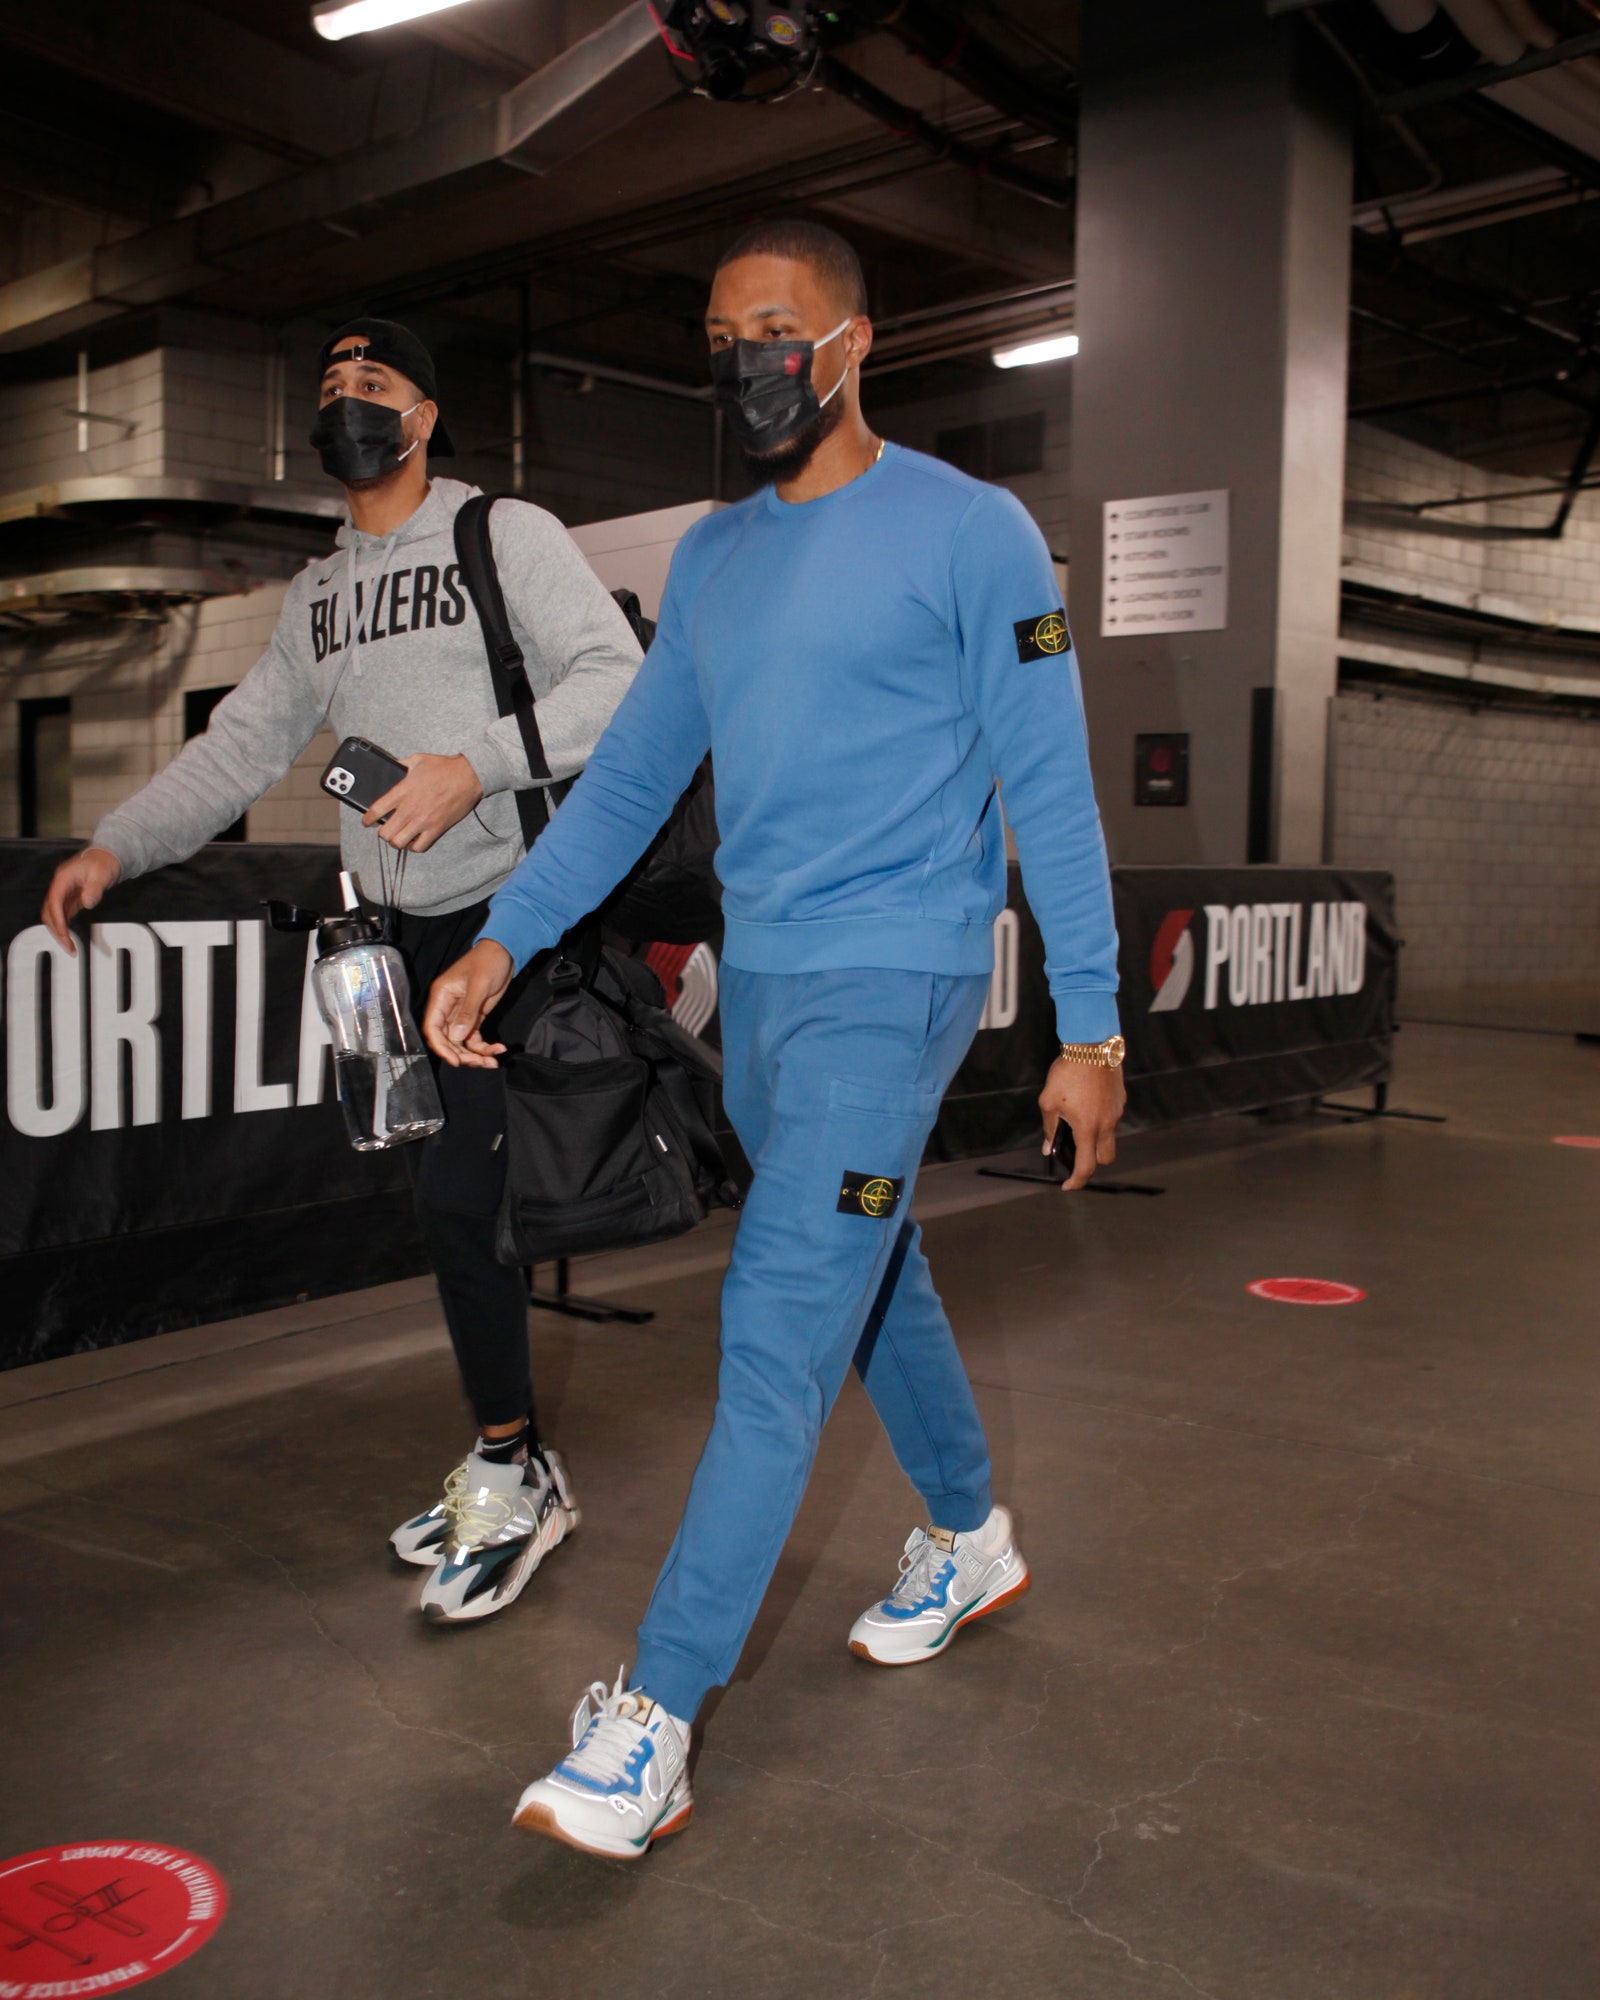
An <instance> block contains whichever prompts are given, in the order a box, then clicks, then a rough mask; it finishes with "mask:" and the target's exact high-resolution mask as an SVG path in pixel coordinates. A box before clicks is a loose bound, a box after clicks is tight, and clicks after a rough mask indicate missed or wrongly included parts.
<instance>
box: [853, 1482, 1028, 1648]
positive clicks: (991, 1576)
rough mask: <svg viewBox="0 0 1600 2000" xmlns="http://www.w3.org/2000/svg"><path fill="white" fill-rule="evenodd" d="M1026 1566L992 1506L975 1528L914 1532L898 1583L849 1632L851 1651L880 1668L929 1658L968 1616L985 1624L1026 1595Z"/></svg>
mask: <svg viewBox="0 0 1600 2000" xmlns="http://www.w3.org/2000/svg"><path fill="white" fill-rule="evenodd" d="M1028 1582H1029V1577H1028V1565H1027V1564H1026V1563H1025V1562H1024V1561H1023V1559H1022V1551H1021V1549H1019V1548H1018V1547H1017V1538H1016V1535H1015V1534H1014V1533H1013V1532H1012V1527H1011V1516H1010V1514H1009V1513H1008V1512H1007V1511H1006V1509H1005V1508H1004V1507H996V1508H994V1510H993V1511H992V1512H991V1513H990V1515H989V1518H988V1520H987V1521H985V1522H984V1524H983V1526H982V1527H981V1528H978V1529H975V1530H974V1531H973V1532H972V1533H971V1534H955V1533H953V1532H952V1531H951V1530H950V1529H949V1528H932V1527H930V1528H913V1529H912V1530H911V1536H910V1539H909V1540H908V1541H907V1543H906V1547H905V1554H904V1555H902V1556H901V1558H900V1581H899V1582H898V1583H897V1584H896V1585H895V1587H894V1589H893V1590H892V1591H890V1593H889V1595H888V1596H887V1597H886V1598H884V1599H883V1601H882V1602H881V1603H879V1604H874V1605H873V1607H872V1609H871V1610H870V1611H863V1612H862V1614H861V1616H860V1617H859V1618H858V1619H857V1620H856V1622H855V1623H854V1624H853V1625H852V1626H851V1627H850V1650H851V1652H852V1653H857V1654H859V1655H860V1657H861V1658H862V1659H863V1660H875V1661H876V1662H877V1664H878V1665H879V1666H880V1667H909V1666H914V1665H915V1664H916V1662H917V1661H918V1660H931V1659H932V1658H933V1657H934V1655H935V1654H936V1653H940V1652H942V1651H943V1650H944V1648H945V1646H946V1645H948V1644H949V1642H950V1640H951V1638H952V1637H953V1636H954V1634H955V1633H957V1632H959V1631H960V1629H961V1627H962V1626H963V1625H968V1624H970V1623H971V1622H972V1620H973V1619H974V1618H987V1617H988V1615H989V1613H990V1612H991V1611H998V1610H999V1609H1000V1607H1001V1605H1003V1604H1011V1603H1014V1602H1015V1601H1016V1599H1017V1598H1019V1597H1020V1596H1021V1595H1022V1593H1023V1592H1024V1591H1025V1590H1026V1589H1027V1587H1028Z"/></svg>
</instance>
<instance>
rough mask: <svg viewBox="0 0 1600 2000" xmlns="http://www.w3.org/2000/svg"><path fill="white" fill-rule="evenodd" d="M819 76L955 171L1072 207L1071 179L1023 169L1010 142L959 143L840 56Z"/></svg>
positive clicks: (824, 63)
mask: <svg viewBox="0 0 1600 2000" xmlns="http://www.w3.org/2000/svg"><path fill="white" fill-rule="evenodd" d="M816 74H817V81H818V82H819V83H820V84H822V85H824V87H825V88H827V89H828V90H831V91H833V93H834V94H835V95H836V96H838V97H842V98H844V99H845V100H846V101H847V102H848V103H851V104H853V105H854V106H855V107H856V109H857V110H858V111H864V112H866V114H867V115H868V117H869V118H876V119H877V120H878V122H879V124H880V125H886V126H888V128H889V130H890V131H891V132H893V133H894V134H895V135H896V136H897V137H899V138H902V139H910V140H913V141H914V142H915V143H916V144H917V145H919V146H923V147H925V148H926V149H927V150H928V151H929V152H930V153H933V154H934V155H935V156H936V157H937V158H939V159H941V160H947V161H948V162H949V163H950V164H951V165H952V166H956V167H962V168H964V169H965V170H966V171H967V172H968V173H969V174H976V175H977V177H978V178H979V179H980V180H990V181H995V182H997V183H998V184H999V185H1000V186H1001V187H1008V188H1011V189H1013V190H1014V191H1015V192H1016V193H1017V194H1025V195H1027V196H1028V197H1029V198H1030V200H1033V201H1042V202H1045V203H1047V204H1048V205H1049V206H1050V207H1051V208H1070V207H1071V206H1072V201H1073V183H1072V182H1071V181H1070V180H1051V179H1049V178H1048V177H1047V176H1046V175H1044V174H1035V173H1030V172H1029V170H1028V169H1027V168H1026V167H1019V166H1018V165H1016V163H1015V162H1014V161H1012V160H1009V159H1007V158H1006V157H1005V150H1004V142H1002V143H1001V145H1000V146H997V147H987V148H984V147H978V146H971V145H968V144H967V142H966V141H965V140H964V139H958V138H957V137H956V136H955V134H954V133H952V132H947V131H945V130H944V128H943V127H942V126H938V125H934V124H931V123H930V122H929V120H927V119H926V118H924V117H923V115H922V113H921V112H920V111H913V110H912V108H911V106H910V105H909V104H902V103H900V101H899V100H898V99H897V98H893V97H891V96H890V95H889V94H888V92H887V91H884V90H880V89H879V88H878V86H877V85H876V84H875V83H868V81H867V79H866V78H865V77H864V76H859V75H857V73H856V72H855V71H854V70H853V69H846V68H845V66H844V64H843V63H842V62H840V61H839V60H838V58H837V57H835V56H822V57H821V58H819V60H818V63H817V72H816ZM996 108H997V109H1003V108H1004V107H1002V106H997V107H996Z"/></svg>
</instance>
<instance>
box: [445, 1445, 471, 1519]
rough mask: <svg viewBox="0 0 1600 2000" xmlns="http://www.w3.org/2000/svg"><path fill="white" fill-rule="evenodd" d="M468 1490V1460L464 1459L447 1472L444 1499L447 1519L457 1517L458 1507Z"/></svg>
mask: <svg viewBox="0 0 1600 2000" xmlns="http://www.w3.org/2000/svg"><path fill="white" fill-rule="evenodd" d="M466 1492H467V1461H466V1460H465V1459H462V1461H461V1463H460V1464H459V1465H458V1466H457V1467H456V1468H455V1469H454V1471H452V1472H447V1473H446V1474H445V1477H444V1500H443V1503H442V1504H443V1507H444V1512H445V1519H446V1520H449V1521H453V1520H454V1519H455V1517H456V1509H457V1508H458V1507H459V1506H460V1505H461V1502H462V1501H463V1500H464V1499H465V1498H466Z"/></svg>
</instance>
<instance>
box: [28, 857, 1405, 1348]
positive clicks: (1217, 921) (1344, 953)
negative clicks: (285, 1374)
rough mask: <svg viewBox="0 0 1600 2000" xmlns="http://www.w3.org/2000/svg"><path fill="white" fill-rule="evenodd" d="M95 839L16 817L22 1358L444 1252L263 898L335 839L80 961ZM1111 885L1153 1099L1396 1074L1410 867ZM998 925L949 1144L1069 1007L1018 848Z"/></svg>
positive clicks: (397, 1272) (1139, 1099) (1283, 1098)
mask: <svg viewBox="0 0 1600 2000" xmlns="http://www.w3.org/2000/svg"><path fill="white" fill-rule="evenodd" d="M72 851H73V844H72V843H66V842H51V841H7V842H0V959H3V965H0V1017H3V1019H0V1039H3V1043H4V1059H5V1072H6V1088H5V1115H4V1117H3V1118H0V1285H3V1291H0V1297H3V1298H4V1301H5V1311H4V1314H3V1316H0V1366H3V1367H15V1366H18V1365H20V1364H22V1363H26V1362H30V1361H37V1360H43V1359H46V1358H48V1357H50V1356H54V1355H60V1354H66V1353H73V1352H78V1351H82V1350H86V1349H90V1348H95V1347H102V1346H109V1345H114V1344H117V1343H119V1342H122V1341H127V1340H135V1339H139V1338H141V1337H143V1336H145V1335H148V1334H152V1333H158V1332H162V1331H165V1330H167V1329H170V1328H172V1327H177V1326H187V1325H194V1324H197V1323H200V1322H203V1321H207V1320H212V1319H222V1318H227V1317H230V1316H232V1315H235V1314H239V1313H245V1312H254V1311H259V1310H263V1309H265V1308H267V1307H269V1306H274V1305H281V1304H286V1303H288V1302H291V1301H296V1300H301V1299H309V1298H315V1297H320V1296H323V1295H325V1294H328V1293H333V1292H339V1291H346V1290H353V1289H356V1288H358V1287H362V1286H367V1285H374V1284H379V1283H382V1282H385V1281H388V1280H391V1279H396V1278H403V1277H410V1276H416V1275H418V1274H420V1273H422V1272H423V1271H425V1270H426V1268H427V1266H426V1260H425V1258H424V1256H423V1252H422V1246H421V1241H420V1237H419V1235H418V1232H417V1230H416V1226H415V1223H414V1220H413V1218H412V1214H411V1199H410V1185H409V1178H408V1175H407V1172H406V1164H405V1160H404V1157H403V1155H402V1154H400V1153H375V1154H357V1153H355V1152H353V1151H352V1150H351V1148H350V1146H349V1144H348V1143H347V1141H346V1138H345V1132H344V1125H343V1120H342V1118H341V1116H340V1113H339V1110H338V1107H337V1104H336V1103H335V1101H334V1096H333V1078H332V1067H333V1066H332V1062H331V1059H330V1052H329V1048H328V1042H327V1035H326V1031H325V1030H324V1028H323V1026H322V1022H321V1018H320V1016H319V1015H318V1013H317V1009H316V1005H315V1001H314V999H313V997H312V994H311V990H310V986H309V982H308V979H307V969H308V964H309V957H308V948H307V940H306V939H305V938H304V937H300V936H293V935H285V934H283V933H279V932H275V931H273V930H272V929H271V928H270V926H269V925H268V924H267V923H266V921H265V915H266V913H265V910H264V908H263V904H264V902H265V899H266V898H267V897H269V896H275V897H281V898H283V899H285V900H288V901H292V902H297V903H301V904H304V905H307V906H309V907H311V908H328V907H332V905H333V900H334V897H335V895H336V893H337V889H336V870H337V866H338V859H337V855H336V853H335V852H334V851H333V850H332V849H330V848H327V847H321V846H315V847H313V846H268V845H242V846H241V845H231V844H222V843H219V844H217V845H214V846H211V847H209V848H206V849H204V850H203V851H202V852H201V853H200V854H198V855H196V856H195V857H194V858H193V860H191V861H188V862H185V863H183V864H182V865H180V866H178V867H174V868H168V869H164V870H162V871H161V872H160V873H158V874H156V875H152V876H148V877H146V878H144V879H142V880H140V881H136V882H130V883H126V884H122V885H119V886H118V887H117V888H115V889H113V890H111V891H110V893H109V894H108V895H107V896H106V898H105V900H104V902H103V903H102V904H101V905H100V906H99V907H98V908H97V909H96V910H94V911H93V912H92V913H89V915H88V916H87V917H86V918H80V919H79V920H78V922H77V923H76V924H75V925H74V931H75V934H76V936H77V937H78V939H79V949H78V952H77V954H76V955H75V956H73V957H69V956H68V955H67V954H65V953H64V952H63V951H62V950H61V949H60V948H59V947H58V946H57V945H56V944H55V943H54V941H53V940H52V939H51V938H50V936H49V934H48V932H47V931H45V929H44V927H43V926H42V925H41V924H40V922H39V915H38V913H39V906H40V903H41V901H42V898H43V895H44V891H45V888H46V885H47V884H48V882H49V879H50V875H51V872H52V870H53V869H54V867H55V866H56V864H57V862H58V861H60V860H61V858H62V857H63V856H64V855H65V854H68V853H70V852H72ZM1113 887H1114V893H1115V901H1116V917H1117V926H1118V930H1119V933H1120V937H1121V980H1122V991H1121V999H1120V1008H1121V1016H1122V1026H1123V1032H1124V1034H1125V1035H1126V1037H1127V1041H1128V1066H1127V1077H1128V1090H1129V1115H1130V1123H1131V1124H1133V1125H1136V1126H1137V1125H1155V1124H1164V1123H1170V1122H1172V1121H1175V1120H1182V1119H1190V1118H1201V1117H1208V1116H1212V1115H1215V1114H1216V1113H1219V1112H1224V1111H1240V1110H1251V1109H1256V1108H1260V1107H1263V1106H1268V1105H1273V1104H1282V1103H1286V1102H1290V1101H1303V1100H1316V1099H1322V1098H1326V1097H1327V1095H1328V1094H1329V1093H1331V1092H1336V1091H1343V1090H1349V1089H1352V1088H1355V1087H1357V1086H1362V1085H1371V1086H1375V1087H1377V1088H1380V1089H1381V1088H1382V1087H1383V1085H1384V1084H1385V1083H1386V1082H1387V1079H1388V1076H1389V1068H1390V1050H1391V1038H1392V1033H1393V1014H1394V995H1395V969H1396V957H1397V954H1398V948H1399V941H1398V939H1397V938H1396V936H1395V931H1394V918H1393V883H1392V878H1391V877H1389V876H1387V875H1383V874H1377V873H1372V872H1359V873H1358V872H1351V871H1345V870H1337V869H1295V868H1271V867H1254V868H1237V869H1208V868H1119V869H1115V870H1113ZM995 942H996V965H995V972H994V977H993V979H992V981H991V985H990V992H989V1003H988V1007H987V1009H986V1012H985V1015H984V1020H983V1024H982V1026H981V1027H980V1029H979V1031H978V1034H977V1037H976V1040H975V1042H974V1045H973V1048H972V1051H971V1053H970V1055H969V1056H968V1058H967V1060H966V1062H965V1063H964V1064H963V1066H962V1068H961V1071H960V1073H959V1074H958V1076H957V1078H956V1080H955V1082H954V1084H953V1085H952V1087H951V1090H950V1092H949V1094H948V1096H947V1098H946V1100H945V1104H944V1107H943V1109H942V1111H941V1114H940V1117H939V1122H938V1124H937V1126H936V1128H935V1131H934V1134H933V1138H932V1141H931V1142H930V1145H929V1158H930V1159H933V1160H949V1159H959V1158H970V1157H974V1156H979V1155H983V1154H988V1153H995V1152H1000V1151H1004V1150H1007V1149H1009V1148H1012V1147H1015V1146H1019V1145H1022V1144H1025V1143H1026V1142H1027V1141H1028V1140H1029V1139H1030V1138H1031V1137H1032V1136H1033V1135H1034V1134H1035V1133H1036V1132H1037V1131H1038V1113H1037V1108H1036V1101H1037V1098H1038V1093H1039V1090H1040V1087H1041V1086H1042V1084H1043V1081H1044V1076H1045V1072H1046V1070H1047V1069H1048V1067H1049V1065H1050V1062H1051V1060H1052V1059H1053V1056H1054V1054H1055V1048H1056V1039H1055V1022H1054V1006H1053V1002H1052V999H1051V995H1050V990H1049V985H1048V980H1047V975H1046V969H1045V963H1044V950H1043V946H1042V943H1041V941H1040V938H1039V933H1038V928H1037V926H1036V925H1035V923H1034V921H1033V917H1032V913H1031V912H1030V911H1029V909H1028V907H1027V904H1026V901H1025V899H1024V898H1023V894H1022V886H1021V881H1020V877H1019V875H1018V873H1017V871H1016V870H1015V869H1013V870H1012V871H1011V880H1010V885H1009V894H1008V900H1007V907H1006V909H1005V910H1004V912H1003V913H1002V914H1001V917H1000V918H999V920H998V922H997V924H996V927H995ZM707 1032H709V1033H710V1034H712V1035H713V1036H714V1034H715V1022H714V1021H713V1022H712V1023H711V1025H710V1027H709V1029H708V1030H707ZM534 1302H535V1303H537V1304H539V1305H541V1306H546V1307H551V1308H554V1309H556V1310H560V1311H565V1312H568V1313H572V1314H575V1315H577V1316H581V1317H584V1318H591V1319H601V1318H622V1319H630V1320H634V1319H638V1318H640V1317H642V1316H643V1310H644V1309H643V1308H632V1307H610V1306H607V1305H606V1304H605V1303H604V1302H602V1301H592V1300H588V1299H587V1298H586V1297H584V1296H583V1295H579V1294H574V1293H573V1291H572V1289H571V1282H570V1273H569V1272H558V1276H557V1284H556V1287H555V1290H554V1291H549V1290H545V1289H539V1290H537V1291H536V1292H535V1295H534Z"/></svg>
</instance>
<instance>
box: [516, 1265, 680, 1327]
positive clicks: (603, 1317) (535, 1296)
mask: <svg viewBox="0 0 1600 2000" xmlns="http://www.w3.org/2000/svg"><path fill="white" fill-rule="evenodd" d="M538 1268H539V1267H538V1265H537V1264H530V1265H529V1266H528V1303H529V1305H531V1306H538V1307H540V1308H541V1309H542V1310H543V1311H545V1312H553V1313H565V1314H566V1316H567V1318H568V1319H587V1320H596V1321H600V1322H602V1323H604V1322H608V1321H611V1320H621V1321H622V1322H623V1323H624V1324H625V1325H627V1326H645V1325H648V1323H649V1322H650V1321H651V1320H653V1319H654V1318H655V1314H654V1313H653V1312H644V1311H642V1310H641V1309H640V1308H639V1307H637V1306H614V1305H611V1304H609V1303H608V1302H607V1301H606V1300H605V1299H587V1298H579V1297H578V1295H577V1293H575V1292H574V1291H573V1289H572V1262H571V1259H570V1258H567V1257H558V1258H557V1259H556V1288H555V1290H554V1291H553V1292H541V1291H540V1290H539V1287H538V1286H537V1284H535V1282H534V1273H535V1272H536V1271H537V1270H538Z"/></svg>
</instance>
